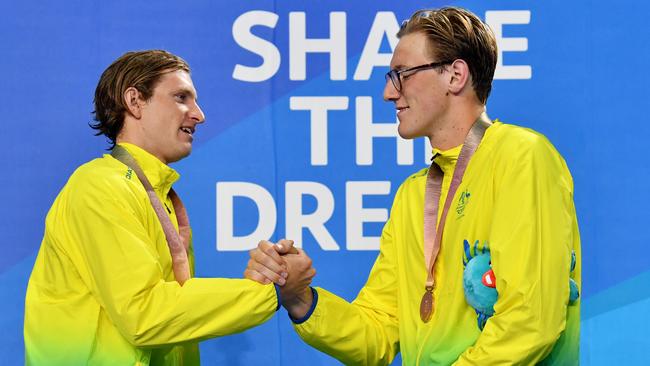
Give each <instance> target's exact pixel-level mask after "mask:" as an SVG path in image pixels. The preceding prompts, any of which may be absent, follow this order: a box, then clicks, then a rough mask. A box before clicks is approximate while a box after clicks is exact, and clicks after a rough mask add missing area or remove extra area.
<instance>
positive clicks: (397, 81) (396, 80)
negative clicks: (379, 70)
mask: <svg viewBox="0 0 650 366" xmlns="http://www.w3.org/2000/svg"><path fill="white" fill-rule="evenodd" d="M452 62H453V61H440V62H432V63H430V64H425V65H420V66H415V67H410V68H408V69H403V70H396V69H392V70H390V71H389V72H387V73H386V82H388V80H389V79H390V81H391V82H392V83H393V86H394V87H395V90H397V91H398V92H400V93H401V92H402V74H404V73H407V72H408V73H411V74H410V75H413V74H415V73H416V72H418V71H422V70H428V69H435V68H437V67H440V66H444V65H448V64H450V63H452Z"/></svg>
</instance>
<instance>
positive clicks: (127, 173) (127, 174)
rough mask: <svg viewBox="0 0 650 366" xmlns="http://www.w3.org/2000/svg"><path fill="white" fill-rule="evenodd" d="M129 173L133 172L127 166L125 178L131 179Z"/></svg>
mask: <svg viewBox="0 0 650 366" xmlns="http://www.w3.org/2000/svg"><path fill="white" fill-rule="evenodd" d="M131 174H133V169H131V168H129V169H128V170H127V171H126V178H127V179H131Z"/></svg>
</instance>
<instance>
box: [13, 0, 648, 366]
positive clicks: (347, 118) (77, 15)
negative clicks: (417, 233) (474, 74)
mask: <svg viewBox="0 0 650 366" xmlns="http://www.w3.org/2000/svg"><path fill="white" fill-rule="evenodd" d="M442 5H459V6H464V7H467V8H469V9H471V10H472V11H474V12H476V13H477V14H479V15H480V16H481V17H483V18H485V19H486V20H487V21H488V22H489V23H490V25H491V26H492V27H493V28H494V29H495V31H496V33H497V34H498V35H499V46H500V49H501V51H502V53H501V54H500V60H501V61H500V62H501V65H500V67H499V69H498V70H497V80H495V82H494V88H493V92H492V95H491V98H490V101H489V103H488V112H489V114H490V116H491V117H492V118H499V119H501V120H503V121H505V122H508V123H514V124H520V125H524V126H528V127H532V128H534V129H536V130H538V131H540V132H542V133H544V134H545V135H547V136H548V137H549V139H550V140H551V141H552V142H553V143H554V144H555V146H556V147H557V149H558V150H559V151H560V152H561V153H562V154H563V156H564V157H565V159H566V160H567V163H568V165H569V167H570V169H571V171H572V173H573V177H574V180H575V192H576V193H575V202H576V206H577V211H578V218H579V222H580V229H581V234H582V243H583V244H582V246H583V259H582V260H583V263H582V264H583V287H582V342H581V359H582V363H583V364H585V365H610V364H614V363H618V364H626V365H627V364H630V365H631V364H643V363H644V361H646V360H647V359H648V357H647V356H646V350H647V348H648V347H649V346H650V338H649V337H648V336H647V329H649V328H650V315H649V314H648V313H649V312H648V310H650V258H649V257H648V251H647V250H646V248H647V245H644V244H643V243H644V242H645V240H646V239H645V237H643V236H642V233H643V231H642V230H641V229H642V227H643V226H644V225H645V222H646V220H647V218H648V215H647V214H646V212H647V207H648V204H649V203H650V202H649V199H648V193H647V189H644V188H643V187H646V186H647V183H643V182H645V181H647V180H648V178H649V177H650V172H649V168H648V167H649V164H648V162H647V158H646V154H645V146H644V145H645V144H644V143H643V142H642V141H641V140H642V139H641V138H642V137H643V136H648V135H649V134H650V128H649V127H648V123H647V121H645V116H644V114H643V113H645V109H646V108H647V107H648V106H649V104H650V103H649V100H648V93H647V91H646V88H647V85H648V84H649V83H650V75H649V74H648V72H647V65H648V64H649V63H650V48H648V46H647V45H648V44H650V31H648V30H647V26H646V23H645V22H646V19H647V14H648V13H649V12H650V5H647V3H646V2H641V1H636V2H635V1H627V2H619V3H616V4H614V3H612V2H609V1H601V2H598V1H571V2H567V1H557V0H547V1H544V2H540V1H527V0H526V1H510V0H503V1H491V2H485V1H451V2H444V3H443V2H441V1H427V2H425V1H415V0H408V1H401V2H399V3H396V2H394V1H384V0H380V1H355V2H352V1H340V0H336V1H327V2H316V1H294V0H286V1H262V0H255V1H246V2H234V1H228V2H226V1H207V0H197V1H192V2H178V1H170V0H161V1H156V2H140V1H123V0H118V1H111V2H100V1H80V0H69V1H59V2H38V1H33V0H25V1H22V2H5V3H3V4H2V6H1V7H0V8H1V11H0V36H1V37H0V50H1V51H0V55H1V56H0V69H1V70H2V72H3V76H2V87H1V88H0V100H2V103H0V112H1V113H0V116H2V118H3V123H1V124H0V133H1V137H2V141H5V142H4V143H5V148H4V149H5V150H4V151H5V152H4V154H3V159H2V160H1V161H0V164H2V165H1V168H2V172H3V174H1V175H0V198H1V202H2V204H3V209H2V210H1V211H0V238H1V239H0V246H1V249H2V253H3V255H2V256H0V290H1V291H2V293H1V294H0V296H2V302H0V313H1V314H2V315H1V316H0V329H2V330H3V331H2V332H0V351H1V352H2V354H3V362H2V363H3V364H20V363H22V362H23V358H24V356H23V352H24V351H23V349H24V345H23V337H22V322H23V307H24V295H25V288H26V285H27V280H28V277H29V273H30V271H31V268H32V266H33V263H34V259H35V255H36V251H37V250H38V247H39V244H40V240H41V237H42V235H43V223H44V218H45V215H46V213H47V210H48V208H49V206H50V205H51V203H52V202H53V200H54V198H55V196H56V194H57V192H58V191H59V190H60V189H61V187H62V186H63V185H64V184H65V182H66V180H67V177H68V176H69V175H70V174H71V173H72V171H73V170H74V169H75V168H76V167H77V166H78V165H80V164H81V163H83V162H85V161H87V160H90V159H92V158H94V157H96V156H98V155H100V154H102V153H104V152H105V149H106V148H107V146H108V144H107V143H106V141H105V140H104V139H103V138H102V137H93V136H92V133H93V131H92V130H91V129H90V128H89V127H88V122H90V121H91V111H92V109H93V107H92V98H93V92H94V88H95V85H96V82H97V80H98V78H99V75H100V74H101V72H102V71H103V70H104V69H105V68H106V67H107V66H108V64H110V62H112V61H113V60H114V59H115V58H117V57H118V56H120V55H121V54H122V53H124V52H125V51H128V50H136V49H150V48H163V49H167V50H169V51H171V52H173V53H176V54H178V55H181V56H182V57H184V58H185V59H186V60H187V61H188V62H189V63H190V65H191V66H192V69H193V79H194V83H195V86H196V88H197V90H198V93H199V101H200V103H201V105H202V108H203V110H204V112H205V114H206V116H207V122H206V123H205V124H204V125H201V126H199V128H198V131H197V134H196V140H195V147H194V152H193V154H192V156H191V157H190V158H188V159H186V160H185V161H182V162H180V163H179V164H176V165H174V167H175V168H176V169H177V170H178V171H179V172H180V173H181V176H182V178H181V181H180V183H179V184H178V191H179V192H180V194H181V195H182V197H183V198H184V200H185V202H186V205H187V206H188V210H189V213H190V218H191V220H192V224H193V229H194V238H195V246H196V254H197V271H198V274H199V275H200V276H219V277H241V275H242V272H243V269H244V267H245V264H246V260H247V253H246V250H247V249H248V248H249V247H250V246H252V245H255V243H256V240H258V239H260V237H259V236H262V237H266V238H271V239H272V240H277V239H279V238H282V237H285V236H289V234H291V236H292V237H294V238H296V237H300V236H301V237H302V240H301V244H302V246H303V247H304V248H305V249H306V250H307V252H308V253H309V254H310V255H311V256H312V258H313V259H314V265H315V267H316V268H317V270H318V275H317V277H316V279H315V284H316V285H319V286H323V287H326V288H328V289H329V290H331V291H333V292H335V293H338V294H340V295H341V296H343V297H345V298H346V299H348V300H351V299H353V298H354V296H355V295H356V293H357V291H358V290H359V289H360V287H361V286H362V285H363V283H364V281H365V279H366V276H367V273H368V271H369V269H370V267H371V265H372V262H373V261H374V258H375V256H376V254H377V252H376V250H375V248H376V245H377V239H376V237H377V236H378V235H379V234H380V230H381V226H382V224H381V221H382V220H384V219H385V216H386V215H387V209H388V208H389V207H390V203H391V201H392V196H393V195H394V193H395V191H396V189H397V187H398V185H399V183H400V182H401V181H402V180H403V179H404V178H405V177H406V176H407V175H409V173H411V172H413V171H416V170H418V169H420V168H421V167H423V166H425V161H426V160H427V159H426V154H427V152H426V150H427V149H426V148H425V143H424V141H423V140H417V141H415V142H413V143H412V144H409V143H405V142H404V141H398V139H396V138H394V137H391V136H394V133H395V125H394V124H395V121H396V119H395V111H394V108H393V105H392V104H389V103H385V102H383V101H382V99H381V92H382V88H383V85H384V73H385V72H386V71H387V70H388V67H387V64H388V60H389V54H390V52H391V49H392V47H394V42H395V39H394V31H395V30H396V27H397V26H398V24H399V23H398V22H399V21H401V20H402V19H404V18H407V17H408V16H409V15H410V14H411V13H412V12H413V11H414V10H417V9H418V8H422V7H436V6H442ZM318 39H320V41H315V40H318ZM328 39H329V41H328ZM314 51H320V52H314ZM322 51H325V52H322ZM230 203H232V206H230ZM230 222H234V224H230ZM259 223H262V224H261V225H258V224H259ZM248 236H254V237H255V240H252V239H250V238H248ZM550 270H553V269H550ZM201 348H202V359H203V363H204V364H206V365H217V364H227V365H253V364H259V363H262V362H264V363H265V364H270V365H303V364H310V365H333V364H337V362H336V361H335V360H333V359H332V358H330V357H329V356H326V355H324V354H321V353H319V352H317V351H314V350H312V349H310V348H308V347H307V346H306V345H304V344H303V343H302V342H301V341H300V339H299V338H298V337H297V336H296V335H295V334H294V333H293V330H292V329H291V326H290V322H289V319H288V317H287V315H286V313H285V312H284V311H281V312H279V313H278V314H277V316H275V317H274V318H273V319H272V320H270V321H269V322H268V323H266V324H264V325H262V326H261V327H258V328H256V329H253V330H251V331H248V332H246V333H243V334H239V335H234V336H228V337H223V338H220V339H215V340H210V341H206V342H203V343H202V346H201ZM398 362H399V361H398Z"/></svg>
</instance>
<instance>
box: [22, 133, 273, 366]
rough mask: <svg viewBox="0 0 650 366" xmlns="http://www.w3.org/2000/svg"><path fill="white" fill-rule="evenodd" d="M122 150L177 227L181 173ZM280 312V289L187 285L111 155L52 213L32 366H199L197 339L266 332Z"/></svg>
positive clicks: (71, 186) (29, 350) (31, 299)
mask: <svg viewBox="0 0 650 366" xmlns="http://www.w3.org/2000/svg"><path fill="white" fill-rule="evenodd" d="M122 146H123V147H125V148H126V149H127V150H128V151H129V153H131V155H133V156H134V158H135V159H136V161H137V162H138V164H139V165H140V166H141V168H142V170H143V171H144V173H145V175H146V176H147V178H148V179H149V180H150V182H151V184H152V186H153V187H154V190H155V191H156V194H157V195H158V197H159V198H160V200H161V202H163V203H164V204H165V206H166V207H167V209H168V210H169V211H170V214H169V215H170V217H171V219H172V222H173V223H174V225H175V226H176V228H178V223H177V221H176V214H175V213H174V211H173V205H172V203H171V200H170V199H169V198H168V197H167V194H168V192H169V189H170V188H171V186H172V184H173V183H174V182H175V181H176V180H177V179H178V177H179V176H178V173H177V172H176V171H174V170H173V169H172V168H170V167H168V166H167V165H165V164H163V163H162V162H160V161H159V160H158V159H157V158H155V157H154V156H153V155H151V154H149V153H147V152H145V151H144V150H142V149H140V148H138V147H136V146H134V145H130V144H122ZM190 262H191V264H192V267H193V262H194V260H193V255H192V253H191V251H190ZM192 272H193V269H192ZM277 305H278V304H277V297H276V292H275V289H274V287H273V285H267V286H262V285H259V284H257V283H255V282H252V281H249V280H243V279H222V278H191V279H190V280H188V281H187V282H185V284H184V285H183V286H182V287H181V286H180V285H179V284H178V283H177V282H176V281H175V279H174V274H173V271H172V264H171V256H170V254H169V249H168V246H167V242H166V240H165V234H164V232H163V230H162V227H161V226H160V222H159V220H158V217H157V216H156V213H155V211H154V210H153V208H152V206H151V203H150V201H149V198H148V196H147V194H146V192H145V190H144V188H143V186H142V184H141V183H140V181H139V180H138V178H137V176H136V175H135V173H134V172H132V171H131V170H130V169H129V168H127V167H126V166H125V165H124V164H122V163H121V162H119V161H117V160H115V159H114V158H113V157H111V156H110V155H105V156H104V157H103V158H99V159H95V160H93V161H91V162H89V163H86V164H84V165H82V166H81V167H79V168H78V169H77V170H76V171H75V173H74V174H73V175H72V176H71V177H70V179H69V181H68V183H67V184H66V186H65V187H64V188H63V190H62V191H61V192H60V194H59V195H58V197H57V198H56V200H55V202H54V204H53V205H52V208H51V209H50V211H49V213H48V215H47V219H46V223H45V235H44V238H43V242H42V244H41V248H40V250H39V253H38V257H37V259H36V263H35V265H34V269H33V271H32V275H31V277H30V279H29V284H28V287H27V297H26V300H25V329H24V335H25V352H26V355H25V358H26V363H27V364H29V365H66V366H70V365H198V364H199V354H198V344H197V341H199V340H201V339H205V338H210V337H217V336H222V335H226V334H231V333H236V332H240V331H243V330H245V329H247V328H250V327H253V326H255V325H258V324H261V323H263V322H264V321H266V320H268V319H269V318H270V317H271V316H272V315H273V314H274V313H275V310H276V308H277Z"/></svg>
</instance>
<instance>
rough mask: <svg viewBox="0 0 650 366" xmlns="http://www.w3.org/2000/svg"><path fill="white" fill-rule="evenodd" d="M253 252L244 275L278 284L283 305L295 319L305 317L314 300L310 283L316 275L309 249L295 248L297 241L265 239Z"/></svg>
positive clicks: (258, 280)
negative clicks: (274, 241) (308, 254)
mask: <svg viewBox="0 0 650 366" xmlns="http://www.w3.org/2000/svg"><path fill="white" fill-rule="evenodd" d="M249 255H250V259H249V260H248V265H247V266H246V270H244V277H245V278H248V279H250V280H253V281H257V282H259V283H261V284H269V283H271V282H273V283H275V284H277V285H278V286H279V288H280V298H281V301H282V306H284V308H285V309H287V311H288V312H289V314H290V315H291V317H292V318H294V319H300V318H302V317H304V316H305V315H306V314H307V312H308V311H309V309H310V307H311V304H312V301H313V295H312V292H311V289H310V288H309V285H310V284H311V281H312V279H313V278H314V276H315V275H316V270H315V269H314V267H312V261H311V258H309V256H307V254H306V253H305V251H304V250H302V249H300V248H295V247H294V246H293V240H287V239H282V240H280V241H279V242H277V243H276V244H273V243H272V242H270V241H267V240H262V241H260V242H259V244H257V248H255V249H252V250H251V251H250V252H249Z"/></svg>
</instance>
